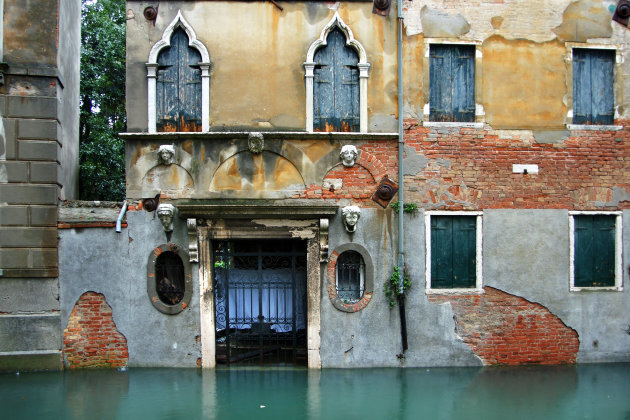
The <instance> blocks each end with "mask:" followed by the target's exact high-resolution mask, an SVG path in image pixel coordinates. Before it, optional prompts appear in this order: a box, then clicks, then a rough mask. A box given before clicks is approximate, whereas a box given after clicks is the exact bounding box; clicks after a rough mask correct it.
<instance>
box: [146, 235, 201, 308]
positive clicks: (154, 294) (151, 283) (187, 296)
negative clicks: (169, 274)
mask: <svg viewBox="0 0 630 420" xmlns="http://www.w3.org/2000/svg"><path fill="white" fill-rule="evenodd" d="M164 252H172V253H174V254H176V255H177V256H178V257H179V258H180V259H181V260H182V265H183V267H184V297H183V298H182V300H181V301H180V302H178V303H177V304H175V305H168V304H166V303H164V302H162V301H161V300H160V297H159V296H158V291H157V284H156V280H157V277H156V275H155V272H156V270H155V263H156V262H157V259H158V257H159V256H160V255H161V254H162V253H164ZM192 286H193V285H192V272H191V270H190V262H189V260H188V253H186V252H185V251H184V250H183V249H182V248H181V247H179V246H177V245H175V244H171V243H168V244H162V245H160V246H158V247H156V248H154V249H153V251H152V252H151V254H150V255H149V260H148V263H147V293H148V295H149V300H150V301H151V304H152V305H153V306H154V307H155V309H157V310H158V311H160V312H162V313H164V314H167V315H176V314H178V313H180V312H181V311H183V310H184V309H186V308H187V307H188V305H190V300H191V299H192V291H193V287H192Z"/></svg>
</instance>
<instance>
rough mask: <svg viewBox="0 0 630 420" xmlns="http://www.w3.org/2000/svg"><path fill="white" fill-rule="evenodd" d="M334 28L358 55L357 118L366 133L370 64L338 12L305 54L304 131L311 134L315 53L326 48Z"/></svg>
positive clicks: (362, 130)
mask: <svg viewBox="0 0 630 420" xmlns="http://www.w3.org/2000/svg"><path fill="white" fill-rule="evenodd" d="M335 28H339V29H340V30H341V32H343V34H344V35H345V36H346V45H348V46H349V47H352V48H354V49H355V50H356V52H357V54H358V55H359V63H358V66H359V117H360V120H361V122H360V131H361V132H362V133H367V127H368V121H367V78H368V77H369V75H370V74H369V73H370V63H368V62H367V53H366V52H365V48H363V45H361V43H360V42H359V41H357V40H356V39H354V34H353V33H352V29H350V27H349V26H348V25H347V24H346V23H345V22H344V21H343V19H341V16H339V12H335V15H334V16H333V17H332V19H331V20H330V21H329V22H328V23H327V24H326V26H324V28H323V29H322V33H321V34H320V36H319V38H317V39H316V40H315V41H313V43H312V44H311V46H310V47H308V52H307V53H306V61H305V62H304V70H305V75H304V77H305V80H306V131H308V132H313V94H314V93H313V79H314V70H315V64H316V63H315V61H314V60H315V52H316V51H317V50H318V49H320V48H322V47H325V46H326V38H328V34H329V33H330V31H332V30H333V29H335Z"/></svg>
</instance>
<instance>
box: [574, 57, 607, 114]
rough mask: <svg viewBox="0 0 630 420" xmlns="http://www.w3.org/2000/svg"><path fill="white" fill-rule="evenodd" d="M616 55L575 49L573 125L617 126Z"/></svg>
mask: <svg viewBox="0 0 630 420" xmlns="http://www.w3.org/2000/svg"><path fill="white" fill-rule="evenodd" d="M614 65H615V51H614V50H607V49H587V48H574V49H573V124H596V125H612V124H614V117H615V115H614V114H615V109H614V99H615V95H614V92H613V85H614Z"/></svg>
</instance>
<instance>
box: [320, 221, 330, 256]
mask: <svg viewBox="0 0 630 420" xmlns="http://www.w3.org/2000/svg"><path fill="white" fill-rule="evenodd" d="M328 223H329V222H328V219H319V262H320V263H326V262H328Z"/></svg>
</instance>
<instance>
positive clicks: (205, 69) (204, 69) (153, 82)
mask: <svg viewBox="0 0 630 420" xmlns="http://www.w3.org/2000/svg"><path fill="white" fill-rule="evenodd" d="M178 28H182V29H183V30H184V32H186V35H187V36H188V45H189V46H191V47H193V48H195V49H196V50H197V51H199V53H200V54H201V61H202V62H201V63H199V67H200V68H201V131H202V132H208V131H210V66H211V63H210V53H209V52H208V49H207V48H206V46H205V45H203V43H202V42H201V41H199V40H198V39H197V34H195V31H194V30H193V28H192V26H191V25H190V24H189V23H188V21H186V19H184V16H182V12H181V10H178V11H177V15H176V16H175V18H174V19H173V20H172V21H171V23H170V24H169V25H168V26H167V27H166V29H164V33H163V34H162V39H160V40H159V41H158V42H156V43H155V44H154V45H153V47H151V51H150V52H149V60H148V61H147V63H146V66H147V80H148V92H149V94H148V96H149V97H148V131H149V133H155V132H156V131H157V129H156V112H157V104H156V89H157V69H158V62H157V59H158V55H159V54H160V51H162V50H163V49H164V48H167V47H170V46H171V37H172V36H173V32H175V30H176V29H178Z"/></svg>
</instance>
